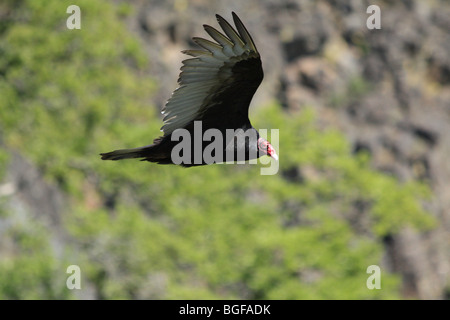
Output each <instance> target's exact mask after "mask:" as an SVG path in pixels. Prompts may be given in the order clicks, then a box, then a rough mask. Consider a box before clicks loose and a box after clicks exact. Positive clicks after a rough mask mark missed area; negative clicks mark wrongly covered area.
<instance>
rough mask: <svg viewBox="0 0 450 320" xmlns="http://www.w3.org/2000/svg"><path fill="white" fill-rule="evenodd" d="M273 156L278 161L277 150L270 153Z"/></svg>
mask: <svg viewBox="0 0 450 320" xmlns="http://www.w3.org/2000/svg"><path fill="white" fill-rule="evenodd" d="M270 156H271V157H272V158H274V159H275V161H278V155H277V154H276V153H275V151H274V152H273V153H272V154H271V155H270Z"/></svg>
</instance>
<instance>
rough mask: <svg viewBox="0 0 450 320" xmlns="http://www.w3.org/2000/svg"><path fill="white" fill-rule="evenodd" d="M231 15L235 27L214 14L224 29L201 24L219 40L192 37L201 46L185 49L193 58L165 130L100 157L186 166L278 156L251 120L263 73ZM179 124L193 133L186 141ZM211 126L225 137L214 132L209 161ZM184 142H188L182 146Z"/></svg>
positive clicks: (169, 110)
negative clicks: (205, 136)
mask: <svg viewBox="0 0 450 320" xmlns="http://www.w3.org/2000/svg"><path fill="white" fill-rule="evenodd" d="M232 15H233V20H234V24H235V26H236V30H237V31H236V30H235V29H234V28H233V27H232V26H231V25H230V24H229V23H228V22H227V21H226V20H225V19H224V18H222V17H221V16H220V15H216V18H217V21H218V22H219V25H220V27H221V28H222V30H223V31H224V32H225V34H223V33H221V32H219V31H217V30H216V29H215V28H213V27H211V26H209V25H203V27H204V29H205V31H206V32H207V33H208V34H209V35H210V36H211V37H212V38H213V39H214V40H215V41H216V42H212V41H209V40H206V39H203V38H198V37H194V38H193V41H194V42H195V43H196V44H198V45H199V46H200V47H201V49H200V50H184V51H182V52H183V53H185V54H187V55H190V56H192V57H193V58H189V59H187V60H184V61H183V66H182V67H181V73H180V76H179V78H178V85H179V86H178V88H177V89H176V90H175V91H174V92H173V94H172V97H171V98H170V99H169V100H168V101H167V103H166V105H165V107H164V108H163V111H162V113H163V115H164V119H163V121H164V125H163V126H162V128H161V131H163V133H164V135H163V136H161V137H159V138H157V139H155V140H154V141H153V144H151V145H148V146H144V147H139V148H134V149H122V150H115V151H112V152H108V153H101V156H102V160H122V159H129V158H142V161H150V162H156V163H159V164H181V165H182V166H186V167H190V166H195V165H205V164H211V163H219V162H226V161H229V160H233V161H236V160H250V159H256V158H259V157H260V156H263V155H268V156H271V157H272V158H274V159H275V160H278V156H277V154H276V152H275V150H274V148H273V147H272V145H271V144H270V143H269V142H268V141H267V140H265V139H263V138H262V137H260V136H259V133H258V131H257V130H256V129H254V128H253V127H252V125H251V123H250V120H249V119H248V108H249V105H250V102H251V100H252V98H253V95H254V94H255V92H256V89H257V88H258V86H259V85H260V83H261V81H262V80H263V77H264V74H263V70H262V65H261V59H260V55H259V53H258V50H257V49H256V46H255V44H254V42H253V39H252V37H251V36H250V34H249V33H248V31H247V29H246V28H245V27H244V25H243V24H242V22H241V20H240V19H239V17H238V16H237V15H236V14H235V13H234V12H233V13H232ZM180 129H184V131H183V133H187V134H189V135H191V136H193V137H194V138H192V139H187V138H186V139H187V140H186V141H185V140H184V139H185V137H184V136H183V140H182V141H181V142H180V140H181V138H180V137H178V138H176V136H179V134H180V132H181V131H180ZM209 129H215V131H214V133H216V134H217V133H219V134H221V135H222V140H220V139H219V138H220V137H216V136H214V139H212V138H210V139H209V141H212V142H211V145H212V144H213V143H214V145H215V146H216V148H212V147H211V146H210V147H209V149H208V151H211V149H214V150H213V151H211V152H210V155H211V157H212V158H211V157H210V158H209V160H208V159H206V157H204V155H205V154H204V153H206V151H207V149H206V148H207V147H208V144H206V143H205V142H204V141H203V142H202V138H203V134H204V133H205V132H207V130H209ZM177 131H178V133H177ZM196 134H199V135H200V138H198V137H196V136H195V135H196ZM205 140H206V139H205ZM181 143H185V145H188V146H189V147H188V148H184V149H182V148H181ZM179 144H180V145H179ZM177 145H178V147H176V146H177ZM217 146H220V147H217ZM175 151H177V152H175ZM180 160H181V161H180Z"/></svg>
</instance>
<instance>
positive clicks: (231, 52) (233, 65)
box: [161, 12, 263, 136]
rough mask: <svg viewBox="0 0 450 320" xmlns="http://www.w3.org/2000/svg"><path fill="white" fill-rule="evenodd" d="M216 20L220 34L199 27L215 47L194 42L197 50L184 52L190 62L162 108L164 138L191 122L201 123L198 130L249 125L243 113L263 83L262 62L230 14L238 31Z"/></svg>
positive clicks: (225, 22)
mask: <svg viewBox="0 0 450 320" xmlns="http://www.w3.org/2000/svg"><path fill="white" fill-rule="evenodd" d="M216 18H217V21H218V22H219V25H220V26H221V28H222V30H223V31H224V32H225V34H222V33H221V32H219V31H217V30H216V29H215V28H213V27H211V26H209V25H203V27H204V29H205V31H206V32H207V33H208V34H209V35H210V36H211V37H212V38H213V39H214V40H215V41H216V42H212V41H209V40H206V39H203V38H193V41H194V42H195V43H197V44H198V45H199V46H200V47H202V49H201V50H185V51H183V53H185V54H188V55H190V56H193V57H194V58H190V59H187V60H184V61H183V66H182V67H181V73H180V77H179V79H178V84H179V87H178V88H177V89H176V90H175V91H174V92H173V94H172V97H171V98H170V99H169V100H168V101H167V103H166V105H165V107H164V108H163V111H162V113H163V115H164V125H163V126H162V128H161V130H162V131H163V132H164V136H167V135H169V134H171V133H172V132H173V131H174V130H175V129H178V128H183V127H186V126H187V125H188V124H190V123H191V122H192V121H195V120H202V121H203V128H205V127H218V126H220V127H221V128H233V129H237V128H240V127H242V126H244V125H245V124H247V123H248V124H249V120H248V107H249V105H250V101H251V99H252V97H253V95H254V93H255V92H256V89H257V88H258V86H259V84H260V83H261V81H262V79H263V71H262V66H261V59H260V56H259V53H258V50H257V49H256V47H255V44H254V42H253V40H252V38H251V36H250V34H249V33H248V31H247V29H246V28H245V27H244V25H243V24H242V22H241V20H240V19H239V18H238V16H237V15H236V14H235V13H234V12H233V20H234V24H235V25H236V29H237V31H236V30H235V29H233V27H232V26H231V25H230V24H229V23H228V22H227V21H226V20H225V19H224V18H222V17H221V16H219V15H216ZM205 124H206V126H205Z"/></svg>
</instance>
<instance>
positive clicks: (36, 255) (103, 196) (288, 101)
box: [0, 0, 450, 299]
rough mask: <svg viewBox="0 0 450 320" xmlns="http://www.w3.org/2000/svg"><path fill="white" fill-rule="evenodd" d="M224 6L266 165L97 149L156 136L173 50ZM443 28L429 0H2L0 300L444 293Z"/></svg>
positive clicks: (447, 291) (445, 19)
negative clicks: (235, 22)
mask: <svg viewBox="0 0 450 320" xmlns="http://www.w3.org/2000/svg"><path fill="white" fill-rule="evenodd" d="M72 4H76V5H78V6H79V7H80V9H81V29H80V30H69V29H67V27H66V20H67V19H68V18H69V16H70V14H68V13H66V10H67V7H68V6H70V5H72ZM372 4H376V5H378V6H379V7H380V9H381V29H380V30H369V29H368V28H367V27H366V21H367V19H368V18H369V16H370V14H367V13H366V10H367V7H368V6H369V5H372ZM231 11H235V12H236V13H237V14H238V15H239V16H240V18H241V20H242V21H243V22H244V24H245V25H246V27H247V29H248V30H249V31H250V33H251V35H252V36H253V39H254V41H255V43H256V46H257V48H258V49H259V51H260V54H261V56H262V61H263V68H264V71H265V79H264V82H263V83H262V85H261V87H260V88H259V90H258V92H257V94H256V95H255V98H254V100H253V102H252V106H251V108H250V117H251V119H252V124H253V125H254V126H255V128H258V129H260V128H267V129H279V130H280V132H279V133H280V143H279V150H277V152H278V154H279V157H280V162H279V164H280V171H279V172H278V174H277V175H273V176H263V175H260V169H261V165H213V166H206V167H199V168H190V169H184V168H181V167H177V166H160V165H155V164H149V163H144V162H139V161H131V160H130V161H124V162H120V163H119V162H112V161H111V162H105V161H101V160H100V157H99V155H98V154H99V153H100V152H107V151H111V150H114V149H119V148H129V147H137V146H143V145H147V144H149V143H151V142H152V140H153V138H155V137H157V136H158V135H159V134H160V132H159V128H160V127H161V125H162V122H161V115H160V110H161V107H162V106H163V105H164V103H165V101H166V100H167V99H168V98H169V97H170V94H171V92H172V91H173V90H174V89H175V88H176V85H177V84H176V80H177V77H178V73H179V68H180V66H181V61H182V60H183V59H185V58H186V56H184V55H183V54H181V53H180V51H181V50H183V49H187V48H193V47H194V44H193V42H192V41H191V37H193V36H201V37H207V34H206V32H205V31H204V30H203V29H202V24H209V25H212V26H214V27H218V25H217V22H216V20H215V16H214V14H216V13H218V14H221V15H222V16H224V17H225V18H226V19H228V20H230V19H231ZM449 31H450V5H449V3H448V1H445V0H441V1H439V0H434V1H421V0H403V1H370V2H369V1H356V0H355V1H352V0H348V1H344V0H342V1H341V0H334V1H331V0H330V1H309V0H297V1H294V0H283V1H275V0H265V1H261V0H260V1H257V0H248V1H218V0H193V1H187V0H172V1H158V0H154V1H144V0H135V1H112V2H111V1H103V0H102V1H87V0H84V1H75V0H71V1H63V0H58V1H56V0H53V1H45V2H44V1H32V0H1V1H0V298H1V299H449V297H450V277H449V270H450V236H449V230H450V183H449V181H450V162H449V161H448V158H449V156H450V104H449V101H450V58H449V52H450V33H449ZM269 140H270V137H269ZM70 265H77V266H79V268H80V273H81V289H74V290H70V289H69V288H68V287H67V286H66V280H67V278H68V277H69V276H70V274H68V273H66V270H67V267H68V266H70ZM370 265H378V266H379V267H380V270H381V289H374V290H370V289H368V288H367V286H366V281H367V278H368V277H369V276H370V274H368V273H367V272H366V270H367V268H368V267H369V266H370Z"/></svg>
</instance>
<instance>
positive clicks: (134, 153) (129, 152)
mask: <svg viewBox="0 0 450 320" xmlns="http://www.w3.org/2000/svg"><path fill="white" fill-rule="evenodd" d="M148 148H149V146H146V147H140V148H133V149H121V150H114V151H111V152H106V153H100V155H101V156H102V160H122V159H133V158H144V157H146V153H147V152H148Z"/></svg>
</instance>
